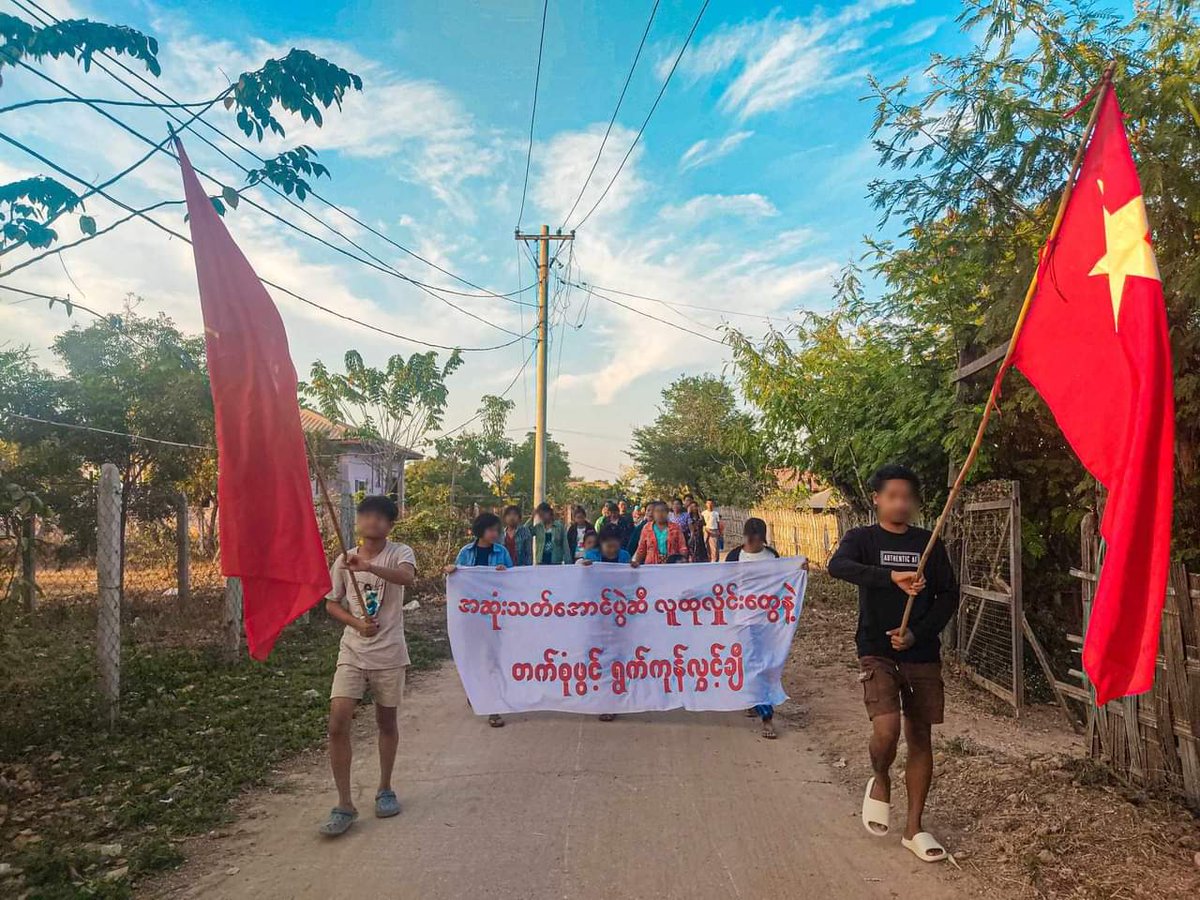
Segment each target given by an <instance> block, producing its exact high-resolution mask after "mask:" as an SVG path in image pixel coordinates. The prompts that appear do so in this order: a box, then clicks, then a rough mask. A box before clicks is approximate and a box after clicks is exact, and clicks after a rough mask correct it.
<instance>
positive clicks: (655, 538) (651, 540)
mask: <svg viewBox="0 0 1200 900" xmlns="http://www.w3.org/2000/svg"><path fill="white" fill-rule="evenodd" d="M650 516H651V519H650V522H649V523H647V525H646V527H645V528H643V529H642V536H641V539H640V540H639V541H638V547H637V553H635V554H634V557H633V558H634V559H636V560H637V561H638V564H639V565H640V564H642V563H645V564H646V565H651V566H652V565H656V564H658V563H665V562H670V561H671V558H672V557H675V558H677V559H679V560H685V559H687V555H688V548H687V541H686V540H685V539H684V537H683V532H682V531H681V530H680V529H679V526H678V525H676V524H675V523H674V522H671V521H669V520H668V519H667V504H665V503H663V501H661V500H655V501H654V503H653V505H652V507H651V510H650Z"/></svg>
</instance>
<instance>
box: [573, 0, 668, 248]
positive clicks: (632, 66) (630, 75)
mask: <svg viewBox="0 0 1200 900" xmlns="http://www.w3.org/2000/svg"><path fill="white" fill-rule="evenodd" d="M659 2H660V0H654V6H652V7H651V8H650V18H649V19H647V20H646V28H645V30H644V31H643V32H642V39H641V40H640V41H639V42H638V48H637V52H636V53H634V54H633V62H632V63H630V64H629V72H628V73H627V74H626V75H625V83H624V84H623V85H622V86H621V94H620V96H618V97H617V105H616V106H615V107H614V108H613V113H612V116H611V117H610V118H609V120H608V127H607V128H605V129H604V138H603V139H602V140H601V141H600V149H599V150H597V151H596V158H595V159H593V160H592V168H591V169H589V170H588V173H587V178H585V179H583V186H582V187H581V188H580V189H579V196H578V197H576V198H575V202H574V203H572V204H571V209H570V211H569V212H568V213H567V214H566V215H565V216H563V221H562V228H566V226H567V221H568V220H569V219H570V218H571V216H573V215H575V209H576V207H578V206H579V201H580V200H582V199H583V193H584V191H586V190H587V186H588V185H589V184H591V181H592V176H593V175H595V174H596V166H598V165H600V157H601V156H603V155H604V147H605V145H606V144H608V136H609V135H610V134H612V130H613V125H614V124H615V123H616V121H617V113H619V112H620V111H621V103H622V102H623V101H624V100H625V92H626V91H627V90H629V82H630V81H632V80H633V71H634V69H636V68H637V64H638V60H639V59H641V56H642V49H643V48H644V47H645V46H646V38H647V36H648V35H649V34H650V26H651V25H652V24H654V14H655V13H656V12H658V4H659ZM562 228H560V229H559V230H560V231H561V230H562Z"/></svg>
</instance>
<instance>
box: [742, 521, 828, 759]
mask: <svg viewBox="0 0 1200 900" xmlns="http://www.w3.org/2000/svg"><path fill="white" fill-rule="evenodd" d="M742 540H743V541H744V543H743V544H742V546H740V547H734V548H733V549H732V550H730V551H729V554H728V555H727V556H726V557H725V562H759V561H761V560H766V559H779V554H778V553H776V552H775V548H774V547H768V546H767V523H766V522H764V521H763V520H762V519H760V518H758V517H757V516H751V517H750V518H749V519H747V520H746V523H745V524H744V525H743V526H742ZM804 568H805V569H807V568H808V561H807V560H805V562H804ZM746 715H748V716H758V717H759V718H760V719H762V736H763V737H765V738H767V739H769V740H774V739H775V738H776V737H778V736H779V733H778V732H777V731H776V730H775V707H774V706H772V705H771V704H770V703H760V704H758V705H757V706H753V707H751V708H750V709H748V710H746Z"/></svg>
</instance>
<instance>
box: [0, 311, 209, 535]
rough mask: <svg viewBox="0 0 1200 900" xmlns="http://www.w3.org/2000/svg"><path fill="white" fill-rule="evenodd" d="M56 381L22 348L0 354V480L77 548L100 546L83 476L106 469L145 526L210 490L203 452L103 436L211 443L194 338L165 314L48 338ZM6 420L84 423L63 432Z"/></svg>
mask: <svg viewBox="0 0 1200 900" xmlns="http://www.w3.org/2000/svg"><path fill="white" fill-rule="evenodd" d="M53 350H54V354H55V356H56V357H57V359H58V361H59V363H60V364H61V366H62V367H63V369H64V375H62V376H58V375H55V374H53V373H51V372H48V371H47V370H45V369H43V368H42V367H40V366H38V365H37V364H36V362H35V361H34V359H33V356H32V354H31V353H30V352H29V350H28V348H20V349H15V350H5V351H0V414H6V415H5V416H4V425H3V429H2V430H0V450H2V451H3V454H2V456H0V460H2V465H3V469H4V472H5V475H6V477H7V478H9V479H11V480H13V481H16V482H17V483H19V484H22V485H24V486H26V487H27V488H28V489H30V490H33V491H35V492H36V493H38V494H39V496H41V497H42V499H43V501H44V502H45V505H46V512H47V515H49V516H50V517H51V518H53V519H55V520H56V521H57V523H58V524H59V525H60V527H62V528H63V530H64V531H65V532H66V533H67V534H68V536H69V537H74V538H76V539H77V549H81V550H87V549H90V548H91V547H92V545H93V542H94V540H95V503H94V494H93V492H92V491H91V490H90V488H88V487H86V480H85V476H84V475H83V473H82V470H83V469H85V468H87V469H91V470H95V469H98V468H99V467H100V466H101V465H102V464H104V463H106V462H111V463H113V464H114V465H116V466H117V468H118V469H119V470H120V472H121V477H122V482H123V484H122V487H123V497H122V501H123V503H124V509H125V510H131V511H133V512H134V513H135V514H136V515H137V516H138V517H139V518H142V519H144V520H146V521H151V520H154V519H157V518H160V517H162V516H164V515H167V514H169V513H170V512H171V511H172V509H173V506H172V504H173V500H174V493H175V492H176V491H177V490H179V489H180V488H187V489H188V490H189V493H190V494H191V495H192V496H193V497H194V498H196V499H202V498H206V497H208V496H209V495H210V493H211V492H212V491H213V490H214V487H213V486H214V485H215V476H216V472H215V465H214V462H213V457H212V454H211V453H210V452H209V451H206V450H197V449H193V448H189V447H174V446H168V445H164V444H158V443H152V442H148V441H139V440H134V439H132V438H128V437H123V436H121V435H118V434H104V433H99V432H97V431H88V430H84V429H102V430H104V431H110V432H123V433H128V434H136V435H143V436H146V437H157V438H165V439H167V440H170V441H175V442H179V443H185V444H195V445H198V446H200V447H207V446H211V445H212V443H213V418H212V400H211V395H210V393H209V385H208V376H207V375H206V373H205V370H204V345H203V340H202V339H201V338H199V337H191V336H186V335H183V334H181V333H180V332H179V331H178V329H176V328H175V326H174V324H173V323H172V322H171V320H170V319H168V318H167V317H166V316H163V315H159V316H157V317H154V318H150V317H143V316H139V315H137V313H136V312H134V303H133V302H132V301H131V302H130V304H128V305H127V307H126V310H125V312H124V313H123V314H121V315H117V316H113V317H111V318H108V319H100V320H98V321H95V322H92V323H91V324H89V325H87V326H86V327H83V326H80V325H76V326H75V327H73V328H71V329H68V330H67V331H64V332H63V333H61V334H60V335H59V336H58V337H57V338H55V340H54V343H53ZM13 413H16V414H19V415H21V416H29V417H33V418H37V419H46V420H50V421H57V422H67V423H70V424H72V425H77V426H81V427H80V428H77V429H66V428H59V427H52V426H49V425H43V424H40V423H38V422H31V421H27V420H24V419H19V418H15V417H13V416H12V414H13Z"/></svg>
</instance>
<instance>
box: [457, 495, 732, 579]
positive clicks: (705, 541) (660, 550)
mask: <svg viewBox="0 0 1200 900" xmlns="http://www.w3.org/2000/svg"><path fill="white" fill-rule="evenodd" d="M472 532H473V533H474V536H475V540H474V541H472V542H471V543H470V544H468V545H467V546H465V547H463V548H462V550H461V551H460V553H459V559H458V560H457V565H481V564H482V565H489V564H490V565H505V566H533V565H573V564H576V563H580V564H587V563H590V562H622V563H631V564H633V565H642V564H648V565H654V564H659V563H696V562H719V561H720V560H721V554H722V553H723V552H724V550H725V521H724V519H723V518H722V515H721V510H720V507H719V506H718V505H717V502H716V500H715V499H713V498H709V499H707V500H706V501H705V502H704V504H703V506H701V504H700V503H699V502H698V501H696V500H694V499H693V498H691V497H676V498H674V499H673V500H672V501H670V503H668V502H667V501H664V500H649V501H646V502H644V503H636V504H635V503H630V502H629V501H627V500H609V501H606V502H605V503H604V504H603V506H602V507H601V511H600V515H599V516H598V517H597V518H595V519H592V517H591V515H590V514H589V512H588V510H587V509H586V508H585V507H583V506H580V505H573V506H570V507H567V508H564V509H563V510H562V511H561V512H560V511H557V510H555V508H554V507H553V506H551V505H550V504H549V503H541V504H539V505H538V507H537V508H536V509H535V510H534V514H533V516H532V517H531V518H530V519H528V520H526V519H525V517H524V516H523V515H522V512H521V509H520V507H518V506H515V505H510V506H506V507H505V508H504V510H503V512H502V514H501V515H500V516H496V515H494V514H491V513H484V514H482V515H480V516H478V517H477V518H476V519H475V521H474V523H473V525H472ZM493 548H494V549H493ZM485 557H486V558H485Z"/></svg>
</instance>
